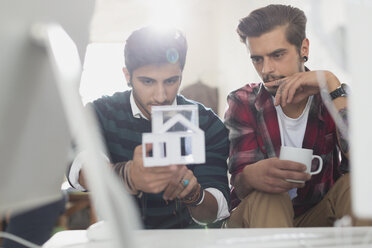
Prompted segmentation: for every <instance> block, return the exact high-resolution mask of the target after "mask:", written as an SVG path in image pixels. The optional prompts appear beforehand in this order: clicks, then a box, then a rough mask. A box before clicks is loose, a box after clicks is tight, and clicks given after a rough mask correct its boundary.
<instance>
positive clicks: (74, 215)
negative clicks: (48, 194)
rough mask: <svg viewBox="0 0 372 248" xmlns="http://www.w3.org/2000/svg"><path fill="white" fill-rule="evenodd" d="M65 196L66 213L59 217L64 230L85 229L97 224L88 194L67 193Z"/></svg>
mask: <svg viewBox="0 0 372 248" xmlns="http://www.w3.org/2000/svg"><path fill="white" fill-rule="evenodd" d="M67 194H68V201H67V204H66V211H65V212H64V214H63V215H62V217H61V218H62V220H61V222H62V223H63V226H64V228H65V229H69V230H77V229H86V228H88V227H89V226H90V225H91V224H93V223H95V222H97V216H96V213H95V210H94V208H93V206H92V204H91V200H90V194H89V193H88V192H78V191H76V192H75V191H68V193H67Z"/></svg>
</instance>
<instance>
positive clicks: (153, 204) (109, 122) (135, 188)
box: [69, 27, 229, 229]
mask: <svg viewBox="0 0 372 248" xmlns="http://www.w3.org/2000/svg"><path fill="white" fill-rule="evenodd" d="M186 52H187V42H186V38H185V36H184V35H183V33H182V32H180V31H179V30H177V29H173V28H170V29H164V30H158V29H156V28H154V27H144V28H141V29H139V30H136V31H134V32H133V33H132V34H131V35H130V36H129V38H128V39H127V41H126V45H125V49H124V57H125V66H126V67H125V68H123V72H124V74H125V77H126V80H127V82H128V85H129V86H130V87H131V88H132V89H131V90H129V91H125V92H117V93H115V94H114V95H113V96H109V97H107V96H106V97H102V98H100V99H98V100H96V101H94V102H93V103H91V105H92V107H93V108H94V110H95V112H96V114H97V117H98V120H99V124H100V127H101V131H102V134H103V137H104V139H105V141H106V145H107V149H108V151H109V156H110V163H111V164H112V167H113V169H114V170H115V171H116V172H117V174H118V175H119V176H120V177H121V178H122V179H123V184H124V185H123V186H124V187H126V189H127V190H128V192H129V193H130V194H132V195H133V196H134V198H135V199H136V201H137V203H138V208H139V210H140V211H139V212H140V213H141V215H142V216H141V217H142V220H143V222H144V226H145V227H146V228H149V229H160V228H161V229H164V228H190V227H196V226H197V224H211V223H216V222H219V221H220V220H223V219H225V218H227V217H228V216H229V212H228V200H229V187H228V180H227V164H226V159H227V156H228V151H229V142H228V131H227V129H226V128H225V126H224V125H223V123H222V121H221V120H220V119H219V118H218V117H217V116H216V115H215V114H214V113H213V111H211V110H210V109H206V108H205V107H204V106H203V105H201V104H199V103H197V102H194V101H190V100H187V99H186V98H184V97H183V96H181V95H177V93H178V90H179V87H180V85H181V80H182V71H183V68H184V65H185V60H186ZM185 104H196V105H197V106H198V110H199V111H198V112H199V120H200V123H199V126H200V128H201V129H202V130H203V131H204V132H205V147H206V162H205V163H204V164H194V165H170V166H161V167H160V166H159V167H144V165H143V160H142V145H141V144H142V133H145V132H151V107H152V106H158V105H185ZM147 150H148V152H149V150H150V148H148V149H147ZM80 168H81V165H79V163H78V162H77V161H76V160H75V162H74V163H73V165H72V167H71V170H70V172H69V181H70V183H71V184H72V185H73V186H74V187H75V188H78V189H81V190H84V187H82V186H85V180H84V174H83V173H81V172H80Z"/></svg>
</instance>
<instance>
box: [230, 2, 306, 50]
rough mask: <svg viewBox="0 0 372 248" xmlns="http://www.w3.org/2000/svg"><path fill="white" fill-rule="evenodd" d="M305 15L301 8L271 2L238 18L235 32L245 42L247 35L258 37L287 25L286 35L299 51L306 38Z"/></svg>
mask: <svg viewBox="0 0 372 248" xmlns="http://www.w3.org/2000/svg"><path fill="white" fill-rule="evenodd" d="M306 21H307V19H306V16H305V14H304V12H303V11H302V10H300V9H299V8H296V7H292V6H289V5H281V4H271V5H268V6H266V7H263V8H259V9H256V10H254V11H252V12H251V13H250V14H249V15H248V16H247V17H244V18H242V19H240V21H239V25H238V28H237V32H238V34H239V36H240V40H241V41H242V42H243V43H245V42H246V39H247V37H259V36H261V35H262V34H264V33H267V32H269V31H271V30H273V29H274V28H276V27H279V26H287V29H286V37H287V40H288V42H289V43H291V44H292V45H295V46H296V48H297V50H298V51H300V48H301V45H302V41H303V40H304V39H305V38H306Z"/></svg>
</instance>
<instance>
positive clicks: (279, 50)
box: [268, 48, 288, 56]
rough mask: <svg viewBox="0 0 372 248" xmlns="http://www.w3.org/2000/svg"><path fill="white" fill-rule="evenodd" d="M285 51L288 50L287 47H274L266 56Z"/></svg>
mask: <svg viewBox="0 0 372 248" xmlns="http://www.w3.org/2000/svg"><path fill="white" fill-rule="evenodd" d="M287 51H288V49H286V48H279V49H276V50H274V51H273V52H271V53H269V54H268V56H273V55H275V54H278V53H282V52H287Z"/></svg>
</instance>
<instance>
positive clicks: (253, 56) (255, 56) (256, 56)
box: [251, 55, 262, 59]
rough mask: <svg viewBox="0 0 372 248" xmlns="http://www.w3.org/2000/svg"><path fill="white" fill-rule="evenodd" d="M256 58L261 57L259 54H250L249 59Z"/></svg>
mask: <svg viewBox="0 0 372 248" xmlns="http://www.w3.org/2000/svg"><path fill="white" fill-rule="evenodd" d="M258 58H262V56H260V55H251V59H258Z"/></svg>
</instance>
